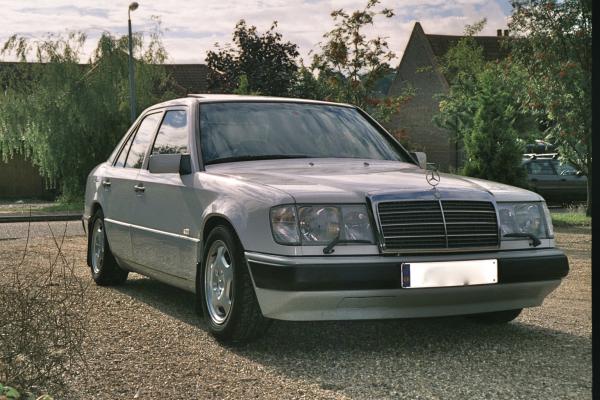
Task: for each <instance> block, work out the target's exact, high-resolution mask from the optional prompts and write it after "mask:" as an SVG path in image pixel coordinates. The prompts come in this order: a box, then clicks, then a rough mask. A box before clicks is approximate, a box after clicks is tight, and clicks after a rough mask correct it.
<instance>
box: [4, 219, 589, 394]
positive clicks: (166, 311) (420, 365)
mask: <svg viewBox="0 0 600 400" xmlns="http://www.w3.org/2000/svg"><path fill="white" fill-rule="evenodd" d="M0 229H2V226H0ZM557 240H558V243H559V245H560V246H561V247H562V248H564V249H565V250H566V251H567V254H568V256H569V261H570V266H571V272H570V274H569V276H568V277H567V278H566V280H565V281H564V282H563V284H562V285H561V286H560V287H559V289H557V290H556V291H555V292H554V293H553V294H552V295H551V296H550V297H549V298H548V299H547V300H546V302H545V303H544V305H543V306H542V307H538V308H535V309H529V310H526V311H524V312H523V314H522V315H521V316H520V317H519V318H518V320H517V321H516V322H515V323H511V324H508V325H506V326H500V327H490V326H483V325H478V324H476V323H473V322H471V321H469V320H467V319H464V318H459V317H456V318H437V319H425V320H392V321H363V322H319V323H290V322H279V321H276V322H275V323H274V324H273V326H272V329H271V330H270V331H269V333H268V334H267V336H266V337H264V338H263V339H261V340H259V341H258V342H255V343H252V344H249V345H247V346H244V347H225V346H223V345H220V344H219V343H217V342H216V341H215V340H214V339H213V338H212V337H211V336H210V335H209V334H208V333H207V331H206V329H205V327H204V325H203V324H202V323H200V322H198V319H197V317H196V315H195V314H194V308H193V305H192V303H193V295H192V294H189V293H186V292H184V291H181V290H179V289H174V288H170V287H168V286H166V285H163V284H161V283H158V282H156V281H153V280H150V279H147V278H144V277H141V276H139V275H136V274H132V275H130V279H129V280H128V282H127V284H126V285H124V286H122V287H120V288H102V287H97V286H93V285H92V286H90V290H89V301H90V302H92V304H93V305H94V308H93V312H92V315H91V316H90V324H91V325H90V335H89V337H88V339H87V343H86V346H85V352H86V354H87V358H88V363H89V365H88V367H87V369H86V368H83V367H82V368H81V369H80V371H79V372H78V373H77V374H74V375H72V376H70V377H68V382H69V390H70V391H71V393H72V397H73V398H77V399H79V398H94V399H116V398H126V399H133V398H138V399H165V398H169V399H189V398H202V399H211V398H215V399H217V398H219V399H221V398H244V399H251V398H260V399H262V398H267V399H298V398H305V399H316V398H318V399H321V398H323V399H325V398H326V399H329V398H331V399H396V398H409V399H465V398H468V399H484V398H485V399H496V398H497V399H586V398H591V381H592V373H591V261H590V252H591V235H590V231H589V229H584V228H581V229H569V230H565V229H563V230H558V232H557ZM24 245H25V241H24V240H23V239H19V240H4V241H0V262H14V260H17V259H18V260H20V258H21V256H22V249H23V247H24ZM29 246H30V254H29V255H28V259H30V260H29V261H30V262H31V263H33V264H32V265H35V263H36V262H37V263H38V264H39V265H41V264H42V261H41V260H42V259H43V257H45V255H46V254H48V252H51V251H53V250H54V252H55V249H53V247H52V246H53V245H51V244H50V240H49V239H44V238H38V237H36V238H33V239H32V240H31V241H30V243H29ZM63 250H64V251H65V253H66V255H67V258H68V259H69V260H72V261H73V262H75V263H76V265H77V271H78V274H79V275H80V276H81V278H82V279H85V280H87V281H89V280H90V278H89V272H88V268H87V267H86V266H85V239H84V238H83V237H82V236H78V237H68V238H66V239H65V244H64V249H63Z"/></svg>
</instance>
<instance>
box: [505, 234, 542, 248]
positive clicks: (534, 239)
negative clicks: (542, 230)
mask: <svg viewBox="0 0 600 400" xmlns="http://www.w3.org/2000/svg"><path fill="white" fill-rule="evenodd" d="M504 237H507V238H528V239H531V242H532V244H533V247H538V246H539V245H540V244H542V242H541V241H540V239H538V237H537V236H535V235H534V234H533V233H526V232H513V233H507V234H506V235H504Z"/></svg>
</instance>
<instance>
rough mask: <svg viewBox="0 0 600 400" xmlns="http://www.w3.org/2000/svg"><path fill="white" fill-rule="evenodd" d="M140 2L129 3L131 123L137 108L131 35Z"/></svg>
mask: <svg viewBox="0 0 600 400" xmlns="http://www.w3.org/2000/svg"><path fill="white" fill-rule="evenodd" d="M138 7H139V4H138V3H137V2H135V1H134V2H133V3H131V4H129V9H128V10H127V22H128V24H129V101H130V108H131V123H132V124H133V122H134V121H135V117H136V115H135V114H136V110H135V77H134V75H133V38H132V35H131V12H132V11H135V10H137V8H138Z"/></svg>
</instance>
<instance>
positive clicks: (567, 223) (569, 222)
mask: <svg viewBox="0 0 600 400" xmlns="http://www.w3.org/2000/svg"><path fill="white" fill-rule="evenodd" d="M550 215H551V216H552V224H553V225H554V226H555V227H559V228H561V227H571V226H591V225H592V218H591V217H587V216H586V215H585V213H583V212H566V213H550Z"/></svg>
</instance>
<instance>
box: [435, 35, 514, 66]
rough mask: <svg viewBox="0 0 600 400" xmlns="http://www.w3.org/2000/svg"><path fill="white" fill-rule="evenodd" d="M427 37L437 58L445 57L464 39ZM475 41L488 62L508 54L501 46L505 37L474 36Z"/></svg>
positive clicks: (437, 36) (457, 37)
mask: <svg viewBox="0 0 600 400" xmlns="http://www.w3.org/2000/svg"><path fill="white" fill-rule="evenodd" d="M425 36H426V37H427V40H429V43H430V44H431V49H432V50H433V55H435V56H436V57H437V58H440V57H443V56H444V55H445V54H446V52H447V51H448V50H449V49H450V47H452V46H454V45H456V43H457V42H458V41H459V40H460V39H462V38H463V37H464V36H453V35H430V34H425ZM473 39H475V41H476V42H477V43H478V44H479V45H480V46H481V47H482V48H483V57H484V58H485V59H486V60H487V61H492V60H499V59H502V58H504V57H506V55H507V54H508V51H506V49H504V48H502V46H501V41H502V39H505V37H503V36H473Z"/></svg>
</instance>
